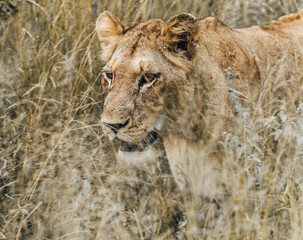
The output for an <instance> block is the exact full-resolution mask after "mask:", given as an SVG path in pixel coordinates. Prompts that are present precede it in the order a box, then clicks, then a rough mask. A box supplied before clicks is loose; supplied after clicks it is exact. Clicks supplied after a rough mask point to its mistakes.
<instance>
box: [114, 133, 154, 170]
mask: <svg viewBox="0 0 303 240" xmlns="http://www.w3.org/2000/svg"><path fill="white" fill-rule="evenodd" d="M158 137H159V135H158V133H157V132H156V131H151V132H149V133H148V134H147V136H146V137H145V138H144V140H142V141H141V143H140V144H138V145H137V144H134V143H130V142H125V141H122V143H121V145H120V147H119V150H118V154H117V159H118V160H119V161H123V162H126V163H127V164H129V165H137V164H140V163H144V164H146V163H149V162H151V161H153V160H154V159H155V158H156V157H157V150H156V149H155V146H156V144H157V142H158Z"/></svg>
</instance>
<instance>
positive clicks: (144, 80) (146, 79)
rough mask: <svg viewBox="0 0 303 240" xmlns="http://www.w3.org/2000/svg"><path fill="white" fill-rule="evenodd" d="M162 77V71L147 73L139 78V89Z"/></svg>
mask: <svg viewBox="0 0 303 240" xmlns="http://www.w3.org/2000/svg"><path fill="white" fill-rule="evenodd" d="M159 77H160V73H145V74H144V75H143V76H142V77H141V78H140V79H139V83H138V86H139V89H141V88H142V87H143V86H147V87H149V86H151V85H152V84H153V83H154V82H155V81H156V79H158V78H159Z"/></svg>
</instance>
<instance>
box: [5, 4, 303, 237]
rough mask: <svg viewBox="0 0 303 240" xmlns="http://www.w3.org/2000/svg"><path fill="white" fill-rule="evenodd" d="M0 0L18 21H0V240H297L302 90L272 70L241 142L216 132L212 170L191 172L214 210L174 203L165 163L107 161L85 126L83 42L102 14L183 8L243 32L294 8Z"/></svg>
mask: <svg viewBox="0 0 303 240" xmlns="http://www.w3.org/2000/svg"><path fill="white" fill-rule="evenodd" d="M7 2H10V3H12V4H13V5H16V6H17V8H18V13H16V14H14V15H11V14H10V13H1V19H0V239H8V240H11V239H85V240H87V239H96V238H97V239H173V238H175V239H252V240H255V239H298V240H299V239H302V236H303V226H302V221H303V220H302V219H303V203H302V196H303V195H302V194H303V177H302V176H303V99H302V98H303V97H302V96H303V89H302V86H300V85H299V83H297V86H298V87H297V89H295V90H294V91H292V92H290V91H289V90H288V88H287V83H286V82H285V81H283V80H284V79H285V75H284V72H285V69H284V68H283V64H281V66H280V69H279V71H278V75H277V76H272V78H274V79H272V82H273V84H272V85H271V86H265V87H264V89H262V92H260V97H259V100H258V101H257V102H256V103H255V105H254V107H253V108H252V109H251V110H250V111H248V110H245V109H243V110H242V111H241V113H240V114H239V116H237V120H236V121H237V123H238V126H239V128H241V130H242V132H243V134H242V135H240V136H236V135H235V134H233V133H226V134H225V135H224V136H223V138H222V141H221V145H222V149H224V150H225V155H224V166H223V168H222V169H216V170H215V171H214V169H213V168H211V165H208V163H207V162H205V163H204V162H203V164H200V165H199V164H197V168H196V171H197V172H194V173H193V176H196V177H195V178H193V180H192V181H193V182H194V184H193V185H194V186H195V187H196V188H197V191H202V193H203V191H205V192H207V194H209V193H211V194H213V195H214V196H217V201H218V202H214V201H210V200H209V199H208V198H205V199H202V198H198V197H194V196H193V197H192V198H188V197H185V196H183V195H182V193H180V192H179V191H178V189H177V188H176V186H175V184H174V182H173V179H172V176H171V175H170V174H169V172H168V171H165V170H163V168H161V167H160V165H163V164H165V162H164V163H161V164H159V163H158V164H155V165H150V166H148V167H146V168H142V169H130V168H127V167H125V166H123V165H121V164H118V163H117V162H116V160H115V158H114V155H115V152H116V150H117V149H116V146H115V145H114V144H113V143H110V142H108V140H107V138H106V137H104V136H103V133H102V131H101V129H100V126H99V125H98V122H99V120H100V115H101V109H102V101H103V99H102V93H101V92H100V89H101V87H100V71H101V69H102V66H103V65H102V64H103V63H102V62H101V60H100V58H99V54H100V51H101V49H100V46H99V42H98V40H97V38H96V36H95V33H94V22H95V20H96V18H97V16H98V14H99V13H101V12H102V11H103V10H105V9H109V10H111V11H112V12H113V13H114V14H115V15H116V16H118V17H119V18H120V19H121V21H122V22H123V23H124V24H126V25H128V26H131V25H132V24H135V23H137V22H140V21H144V20H147V19H150V18H164V19H167V18H169V17H170V16H172V15H173V14H176V13H179V12H183V11H189V12H191V13H192V14H194V15H195V16H196V17H198V18H202V17H204V16H206V15H214V16H217V17H218V18H219V19H221V20H223V21H224V22H225V23H226V24H227V25H229V26H231V27H245V26H250V25H253V24H265V23H269V22H270V21H271V20H272V19H275V18H277V17H278V16H281V15H284V14H286V13H288V12H294V11H296V10H297V9H298V8H302V1H300V0H297V1H294V0H281V1H271V0H231V1H224V0H204V1H197V0H194V1H185V0H173V1H160V0H154V1H151V0H142V1H136V0H128V1H126V0H104V1H97V0H89V1H82V0H76V1H71V0H54V1H48V0H39V1H37V0H24V1H17V0H16V1H7ZM7 2H5V1H0V4H5V3H7ZM297 72H298V73H297V74H294V76H293V78H291V81H298V82H299V80H300V78H302V70H300V69H299V70H298V71H297ZM300 74H301V75H300ZM202 154H203V153H201V155H199V154H193V156H192V158H193V162H194V163H197V162H201V159H203V155H202ZM199 167H201V168H202V167H203V169H204V171H205V172H206V173H207V174H208V175H206V174H204V175H201V174H200V172H199V169H200V168H199ZM207 176H209V177H207ZM195 181H196V182H195ZM223 183H224V184H223ZM194 189H195V188H194ZM207 194H206V195H207ZM222 196H224V197H222ZM218 205H220V207H219V206H218Z"/></svg>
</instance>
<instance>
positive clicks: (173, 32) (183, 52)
mask: <svg viewBox="0 0 303 240" xmlns="http://www.w3.org/2000/svg"><path fill="white" fill-rule="evenodd" d="M199 30H200V26H199V21H198V20H197V19H196V18H195V17H194V16H193V15H191V14H189V13H180V14H178V15H175V16H173V17H172V18H170V19H169V20H168V21H167V22H166V23H165V25H164V26H163V28H162V30H161V34H160V41H159V45H160V47H161V48H162V51H163V53H164V54H165V55H166V57H168V58H169V59H170V60H171V61H172V62H174V63H176V64H177V65H179V66H180V67H182V68H188V67H190V66H189V65H193V61H194V59H195V57H196V53H197V50H196V47H197V43H198V40H199Z"/></svg>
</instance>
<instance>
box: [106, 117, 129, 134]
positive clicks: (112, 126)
mask: <svg viewBox="0 0 303 240" xmlns="http://www.w3.org/2000/svg"><path fill="white" fill-rule="evenodd" d="M101 123H102V124H104V125H105V126H107V127H109V128H110V129H111V130H112V131H113V132H114V133H115V134H116V133H117V131H118V130H120V129H121V128H124V127H126V126H127V125H128V124H129V119H127V120H126V121H125V122H124V123H109V122H104V121H101Z"/></svg>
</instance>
